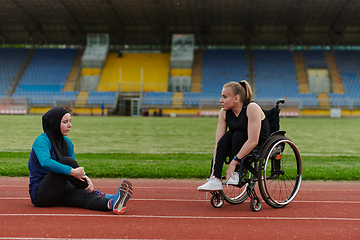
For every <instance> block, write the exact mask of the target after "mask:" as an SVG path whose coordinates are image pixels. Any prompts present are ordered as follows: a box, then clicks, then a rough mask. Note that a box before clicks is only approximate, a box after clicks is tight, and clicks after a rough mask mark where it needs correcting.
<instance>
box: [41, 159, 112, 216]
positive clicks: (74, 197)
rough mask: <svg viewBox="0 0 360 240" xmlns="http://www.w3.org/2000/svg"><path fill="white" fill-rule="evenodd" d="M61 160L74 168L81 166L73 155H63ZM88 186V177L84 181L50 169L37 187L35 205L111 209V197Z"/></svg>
mask: <svg viewBox="0 0 360 240" xmlns="http://www.w3.org/2000/svg"><path fill="white" fill-rule="evenodd" d="M59 162H60V163H62V164H65V165H68V166H71V167H72V168H77V167H79V165H78V163H77V162H76V161H75V160H74V159H72V158H71V157H63V158H61V159H60V160H59ZM68 181H69V182H70V183H69V182H68ZM87 186H88V183H87V181H86V179H84V182H82V181H80V180H79V179H76V178H74V177H73V176H66V175H63V174H58V173H54V172H50V171H49V172H48V173H47V174H46V176H45V177H44V179H43V180H42V181H41V182H40V184H39V187H38V188H37V189H36V192H35V206H37V207H53V206H56V205H58V206H66V207H81V208H87V209H91V210H100V211H106V210H109V209H108V207H107V203H108V201H109V199H107V198H104V197H100V196H98V195H95V194H93V193H90V192H88V191H86V190H85V188H86V187H87Z"/></svg>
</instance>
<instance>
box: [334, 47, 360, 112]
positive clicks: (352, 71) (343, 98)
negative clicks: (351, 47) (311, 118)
mask: <svg viewBox="0 0 360 240" xmlns="http://www.w3.org/2000/svg"><path fill="white" fill-rule="evenodd" d="M335 58H336V63H337V66H338V69H339V72H340V77H341V79H342V83H343V85H344V90H345V93H344V94H340V93H328V96H329V97H330V103H331V105H332V106H333V107H360V51H345V50H344V51H340V50H338V51H335Z"/></svg>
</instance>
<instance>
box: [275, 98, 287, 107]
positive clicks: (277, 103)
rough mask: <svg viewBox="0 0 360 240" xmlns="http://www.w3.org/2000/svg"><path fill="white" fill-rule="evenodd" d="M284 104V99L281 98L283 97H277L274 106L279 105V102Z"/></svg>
mask: <svg viewBox="0 0 360 240" xmlns="http://www.w3.org/2000/svg"><path fill="white" fill-rule="evenodd" d="M280 103H281V104H284V103H285V99H283V98H281V99H278V100H277V101H276V106H279V104H280Z"/></svg>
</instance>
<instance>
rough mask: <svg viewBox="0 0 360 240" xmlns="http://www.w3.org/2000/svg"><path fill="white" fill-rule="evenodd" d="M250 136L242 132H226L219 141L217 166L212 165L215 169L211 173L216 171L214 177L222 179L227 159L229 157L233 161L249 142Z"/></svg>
mask: <svg viewBox="0 0 360 240" xmlns="http://www.w3.org/2000/svg"><path fill="white" fill-rule="evenodd" d="M247 139H248V136H247V134H246V133H244V132H242V131H235V132H230V131H228V132H226V133H225V134H224V135H223V136H222V137H221V138H220V140H219V142H218V144H217V149H216V156H215V165H213V163H212V165H211V167H214V169H211V172H212V171H214V176H215V177H216V178H219V179H221V173H222V168H223V165H224V162H225V160H226V158H227V157H228V156H229V153H230V154H231V155H230V156H229V157H230V159H232V158H233V157H234V156H235V155H236V154H237V153H238V152H239V151H240V149H241V147H242V146H243V145H244V143H245V142H246V141H247Z"/></svg>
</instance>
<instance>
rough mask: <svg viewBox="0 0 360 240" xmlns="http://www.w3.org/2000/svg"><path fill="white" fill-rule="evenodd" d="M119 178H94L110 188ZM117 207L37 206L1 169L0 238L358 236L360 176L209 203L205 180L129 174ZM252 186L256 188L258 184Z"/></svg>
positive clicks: (22, 183)
mask: <svg viewBox="0 0 360 240" xmlns="http://www.w3.org/2000/svg"><path fill="white" fill-rule="evenodd" d="M120 182H121V179H93V183H94V185H95V188H96V189H99V190H101V191H104V192H108V193H114V192H115V191H116V189H117V187H118V185H119V184H120ZM131 182H132V183H133V187H134V193H133V196H132V198H131V199H130V200H129V202H128V204H127V209H126V211H125V213H124V214H123V215H114V214H113V213H112V212H98V211H90V210H86V209H77V208H66V207H53V208H36V207H33V206H32V204H31V203H30V199H29V196H28V187H27V185H28V178H6V177H0V239H310V240H311V239H360V182H303V183H302V185H301V188H300V191H299V193H298V195H297V197H296V198H295V200H294V201H293V202H291V203H290V204H289V205H288V206H286V207H285V208H283V209H273V208H271V207H269V206H267V205H266V203H265V202H262V203H263V204H262V208H261V210H260V211H259V212H252V211H251V210H250V207H249V202H248V201H246V202H244V203H242V204H240V205H230V204H228V203H225V204H224V205H223V206H222V207H221V208H219V209H215V208H213V207H212V206H211V205H210V200H209V199H210V196H211V195H210V194H209V195H208V196H207V199H206V194H205V193H203V192H198V191H197V187H198V186H199V185H200V184H202V183H203V182H204V181H197V180H144V179H131ZM257 192H258V191H257Z"/></svg>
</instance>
